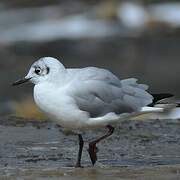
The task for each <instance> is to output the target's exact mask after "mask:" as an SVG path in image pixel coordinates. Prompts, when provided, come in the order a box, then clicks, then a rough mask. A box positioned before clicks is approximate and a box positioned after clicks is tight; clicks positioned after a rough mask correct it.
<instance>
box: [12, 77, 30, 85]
mask: <svg viewBox="0 0 180 180" xmlns="http://www.w3.org/2000/svg"><path fill="white" fill-rule="evenodd" d="M30 79H31V78H27V79H26V78H23V79H20V80H18V81H16V82H14V83H13V84H12V85H13V86H17V85H20V84H23V83H26V82H28V81H29V80H30Z"/></svg>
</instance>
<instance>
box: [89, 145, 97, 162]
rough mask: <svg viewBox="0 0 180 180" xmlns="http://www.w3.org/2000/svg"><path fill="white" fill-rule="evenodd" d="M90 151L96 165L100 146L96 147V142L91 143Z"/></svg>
mask: <svg viewBox="0 0 180 180" xmlns="http://www.w3.org/2000/svg"><path fill="white" fill-rule="evenodd" d="M88 152H89V156H90V159H91V162H92V164H93V165H94V164H95V163H96V161H97V152H98V148H97V147H96V144H89V149H88Z"/></svg>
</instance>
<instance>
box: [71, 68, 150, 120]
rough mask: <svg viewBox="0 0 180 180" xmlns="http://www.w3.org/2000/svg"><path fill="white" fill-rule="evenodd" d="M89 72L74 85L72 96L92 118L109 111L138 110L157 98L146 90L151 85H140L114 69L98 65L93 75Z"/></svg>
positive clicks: (92, 71)
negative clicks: (114, 72)
mask: <svg viewBox="0 0 180 180" xmlns="http://www.w3.org/2000/svg"><path fill="white" fill-rule="evenodd" d="M86 73H87V72H86V71H84V72H83V73H82V74H84V75H85V77H83V79H80V78H79V79H78V80H77V81H75V83H73V84H72V86H73V88H72V91H71V95H72V96H73V98H74V100H75V103H76V104H77V106H78V107H79V109H81V110H83V111H86V112H88V113H89V115H90V116H91V117H99V116H102V115H105V114H107V113H109V112H115V113H116V114H121V113H128V112H135V111H139V110H140V109H141V107H144V106H146V105H148V104H150V103H151V102H152V99H153V97H152V96H151V95H150V94H149V93H148V92H146V90H147V88H148V86H147V85H144V84H138V83H137V82H136V81H137V79H134V78H130V79H125V80H122V81H120V80H119V79H118V78H117V77H116V76H115V75H113V74H112V73H111V72H109V71H107V70H104V69H98V68H92V69H91V70H89V69H88V73H89V74H88V73H87V74H86ZM82 74H81V75H82Z"/></svg>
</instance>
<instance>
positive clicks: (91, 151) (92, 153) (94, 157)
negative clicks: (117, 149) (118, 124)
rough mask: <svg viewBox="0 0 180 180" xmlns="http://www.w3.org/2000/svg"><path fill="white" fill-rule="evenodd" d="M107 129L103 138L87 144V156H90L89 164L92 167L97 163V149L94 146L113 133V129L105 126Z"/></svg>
mask: <svg viewBox="0 0 180 180" xmlns="http://www.w3.org/2000/svg"><path fill="white" fill-rule="evenodd" d="M106 127H107V128H108V132H107V134H105V135H104V136H102V137H100V138H98V139H96V140H94V141H92V142H90V143H89V149H88V152H89V156H90V159H91V162H92V164H93V165H94V164H95V163H96V161H97V151H98V149H97V147H96V144H97V143H99V142H100V141H101V140H103V139H105V138H107V137H109V136H111V135H112V134H113V132H114V128H113V127H112V126H110V125H107V126H106Z"/></svg>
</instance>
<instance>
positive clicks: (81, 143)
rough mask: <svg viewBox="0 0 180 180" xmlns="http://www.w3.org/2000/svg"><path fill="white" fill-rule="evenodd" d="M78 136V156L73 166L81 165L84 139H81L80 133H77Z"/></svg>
mask: <svg viewBox="0 0 180 180" xmlns="http://www.w3.org/2000/svg"><path fill="white" fill-rule="evenodd" d="M78 138H79V152H78V157H77V162H76V165H75V167H82V166H81V156H82V150H83V146H84V141H83V138H82V135H81V134H78Z"/></svg>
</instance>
